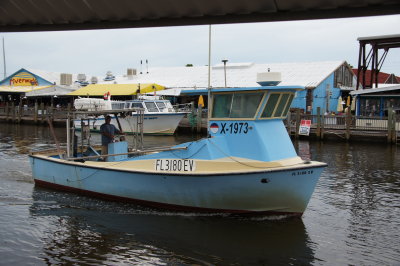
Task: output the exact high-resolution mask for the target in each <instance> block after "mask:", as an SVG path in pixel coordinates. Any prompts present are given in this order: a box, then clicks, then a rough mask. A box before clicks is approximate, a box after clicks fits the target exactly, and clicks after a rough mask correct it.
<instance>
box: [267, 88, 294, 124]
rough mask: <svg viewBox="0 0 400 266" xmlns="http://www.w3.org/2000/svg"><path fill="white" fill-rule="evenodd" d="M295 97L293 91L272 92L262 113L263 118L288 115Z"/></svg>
mask: <svg viewBox="0 0 400 266" xmlns="http://www.w3.org/2000/svg"><path fill="white" fill-rule="evenodd" d="M293 98H294V94H293V93H271V94H270V95H269V97H268V100H267V104H266V105H265V108H264V110H263V112H262V113H261V118H282V117H286V115H287V113H288V111H289V108H290V105H291V103H292V100H293Z"/></svg>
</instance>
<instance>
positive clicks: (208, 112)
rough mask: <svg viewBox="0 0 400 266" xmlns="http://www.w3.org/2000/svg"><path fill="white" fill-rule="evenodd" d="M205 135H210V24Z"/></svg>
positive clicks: (209, 30) (209, 31)
mask: <svg viewBox="0 0 400 266" xmlns="http://www.w3.org/2000/svg"><path fill="white" fill-rule="evenodd" d="M207 98H208V100H207V101H208V103H207V109H208V110H207V135H208V137H210V132H209V128H210V117H211V115H210V104H211V24H210V25H209V26H208V87H207Z"/></svg>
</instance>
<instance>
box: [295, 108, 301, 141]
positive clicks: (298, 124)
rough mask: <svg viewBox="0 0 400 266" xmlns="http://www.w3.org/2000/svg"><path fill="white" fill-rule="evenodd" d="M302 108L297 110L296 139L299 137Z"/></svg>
mask: <svg viewBox="0 0 400 266" xmlns="http://www.w3.org/2000/svg"><path fill="white" fill-rule="evenodd" d="M300 120H301V118H300V109H297V110H296V132H295V133H294V136H295V138H296V139H298V138H299V130H300Z"/></svg>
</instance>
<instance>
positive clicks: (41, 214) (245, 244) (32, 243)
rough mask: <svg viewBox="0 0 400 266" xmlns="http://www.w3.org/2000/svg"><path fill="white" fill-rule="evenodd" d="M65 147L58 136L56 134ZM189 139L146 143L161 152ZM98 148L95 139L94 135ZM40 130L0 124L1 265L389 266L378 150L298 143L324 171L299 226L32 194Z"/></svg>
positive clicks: (393, 170)
mask: <svg viewBox="0 0 400 266" xmlns="http://www.w3.org/2000/svg"><path fill="white" fill-rule="evenodd" d="M56 134H57V138H58V140H59V141H60V142H61V143H65V137H64V129H56ZM191 139H193V138H192V137H191V136H170V137H149V136H146V137H145V146H147V147H149V146H153V147H154V146H168V145H173V144H175V143H181V142H185V141H189V140H191ZM93 140H94V141H99V140H100V138H99V135H98V134H97V135H96V134H93ZM53 143H54V141H53V140H52V136H51V135H50V132H49V130H48V129H47V127H36V126H24V125H13V124H1V129H0V169H1V173H0V258H1V260H0V265H11V264H18V265H44V264H57V265H58V264H85V265H98V264H106V265H117V264H118V265H120V264H150V265H154V264H157V265H160V264H161V265H165V264H168V265H169V264H174V265H175V264H178V265H187V264H196V265H197V264H200V265H209V264H216V265H226V264H233V265H242V264H245V265H247V264H255V265H260V264H261V265H310V264H311V265H326V264H328V265H349V264H350V265H379V264H383V265H396V264H399V261H400V255H399V254H400V248H399V247H400V245H399V240H398V239H400V233H399V230H398V228H400V208H399V207H400V193H399V192H400V164H399V163H398V161H399V159H400V151H399V150H398V148H397V147H396V146H390V145H386V144H383V143H378V144H376V143H375V144H374V143H351V144H349V143H335V142H324V143H322V142H308V141H298V142H296V143H295V146H296V148H297V150H298V151H299V153H300V155H301V156H302V157H303V158H304V159H313V160H318V161H324V162H327V163H328V165H329V166H328V167H327V169H326V170H325V171H324V172H323V174H322V176H321V179H320V181H319V182H318V185H317V187H316V190H315V193H314V195H313V197H312V199H311V201H310V204H309V207H308V209H307V211H306V212H305V214H304V216H303V218H302V219H287V218H283V217H268V218H266V217H264V218H262V217H261V218H260V217H259V218H238V217H225V216H221V215H203V214H182V213H169V212H161V211H156V210H152V209H148V208H144V207H140V206H136V205H132V204H123V203H114V202H107V201H102V200H98V199H93V198H88V197H83V196H79V195H75V194H70V193H64V192H58V191H52V190H46V189H42V188H36V187H34V185H33V182H32V178H31V170H30V166H29V163H28V157H27V154H28V152H29V150H32V149H40V148H43V147H54V144H53Z"/></svg>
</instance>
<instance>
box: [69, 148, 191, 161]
mask: <svg viewBox="0 0 400 266" xmlns="http://www.w3.org/2000/svg"><path fill="white" fill-rule="evenodd" d="M186 149H187V147H158V148H152V149H145V150H133V151H130V152H125V153H116V154H104V155H93V156H80V157H69V158H66V160H67V161H78V160H91V159H102V158H106V157H112V156H120V155H128V156H130V157H135V156H140V155H144V154H149V153H154V152H162V151H175V150H186Z"/></svg>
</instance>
